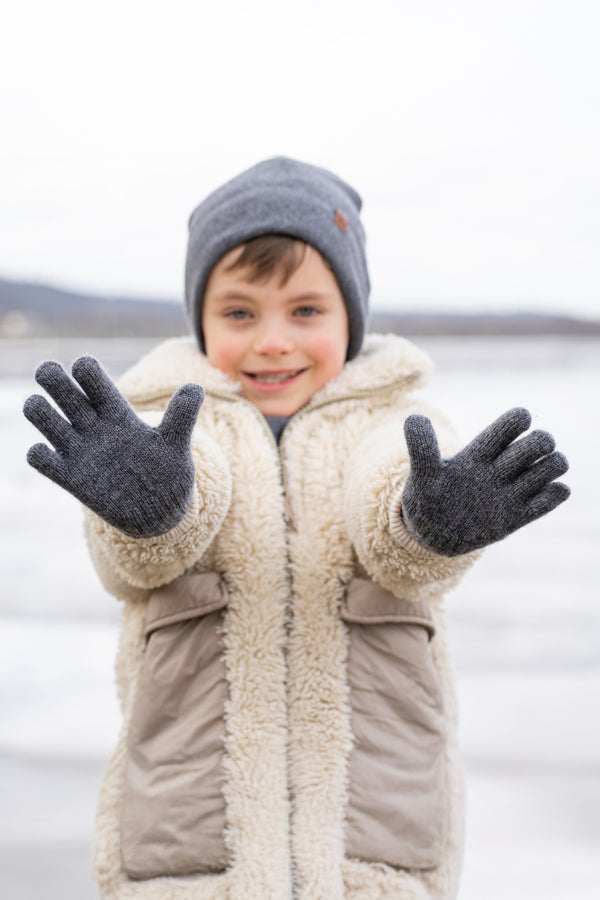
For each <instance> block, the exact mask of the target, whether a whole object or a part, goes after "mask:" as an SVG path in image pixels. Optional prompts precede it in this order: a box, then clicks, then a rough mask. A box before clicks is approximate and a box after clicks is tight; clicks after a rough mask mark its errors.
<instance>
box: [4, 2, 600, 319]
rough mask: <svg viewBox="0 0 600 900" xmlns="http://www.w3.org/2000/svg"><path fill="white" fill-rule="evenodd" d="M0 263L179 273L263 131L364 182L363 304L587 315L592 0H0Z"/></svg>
mask: <svg viewBox="0 0 600 900" xmlns="http://www.w3.org/2000/svg"><path fill="white" fill-rule="evenodd" d="M3 11H4V14H3V16H2V26H1V37H0V76H1V77H0V116H1V119H0V121H1V123H2V131H1V137H0V159H1V165H0V277H2V276H4V277H10V278H19V279H26V280H30V279H35V280H42V281H47V282H51V283H53V284H56V285H59V286H64V287H72V288H77V289H84V290H86V291H93V292H103V293H110V294H119V295H123V294H133V295H136V294H143V295H150V296H156V297H165V296H166V297H173V298H176V297H179V296H180V295H181V293H182V284H183V263H184V256H185V245H186V226H187V218H188V215H189V213H190V212H191V210H192V208H193V207H194V206H195V205H196V203H198V202H199V201H200V200H201V199H202V197H203V196H204V195H205V194H206V193H207V192H208V191H210V190H212V189H213V188H215V187H217V186H218V185H219V184H220V183H222V182H223V181H225V180H227V179H228V178H229V177H231V176H233V175H235V174H237V173H238V172H239V171H241V170H242V169H245V168H247V167H248V166H250V165H252V164H254V163H255V162H258V161H259V160H260V159H264V158H266V157H269V156H273V155H277V154H286V155H289V156H295V157H297V158H299V159H304V160H306V161H308V162H313V163H316V164H318V165H322V166H326V167H327V168H330V169H333V170H334V171H336V172H337V173H338V174H340V175H341V176H342V177H344V178H345V179H347V180H348V181H350V183H351V184H353V185H354V186H355V187H356V188H357V189H358V190H359V192H360V193H361V194H362V196H363V200H364V221H365V225H366V228H367V234H368V250H369V259H370V266H371V275H372V283H373V305H374V306H375V307H378V308H418V307H420V306H426V307H427V308H447V307H449V306H454V307H458V308H482V309H490V310H491V309H494V310H495V309H514V308H530V309H545V310H562V311H571V312H577V313H587V314H592V315H597V316H600V265H599V255H600V254H599V247H600V163H599V160H600V118H599V110H600V96H599V95H600V53H599V51H598V47H599V46H600V4H599V3H598V0H568V2H567V0H564V2H555V0H501V2H496V0H492V2H486V0H454V2H449V0H413V2H404V0H304V2H302V3H286V2H285V0H253V2H247V0H245V2H242V0H236V2H227V0H220V2H219V0H204V2H203V0H196V2H187V0H169V2H163V3H155V2H153V0H145V2H144V0H103V2H98V0H94V2H86V0H4V4H3Z"/></svg>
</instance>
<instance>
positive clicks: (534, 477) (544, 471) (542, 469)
mask: <svg viewBox="0 0 600 900" xmlns="http://www.w3.org/2000/svg"><path fill="white" fill-rule="evenodd" d="M568 470H569V462H568V460H567V457H566V456H565V455H564V453H559V452H558V451H555V452H554V453H549V454H548V456H545V457H544V458H543V459H540V460H539V461H538V462H536V463H534V464H533V465H531V466H529V468H528V469H527V471H525V472H523V473H522V475H521V476H520V477H519V479H518V480H517V482H516V487H517V489H518V491H519V494H520V495H521V496H533V495H534V494H537V493H538V492H539V491H541V490H542V489H543V488H545V487H546V485H548V484H549V483H550V482H551V481H554V479H555V478H560V476H561V475H564V474H565V472H567V471H568Z"/></svg>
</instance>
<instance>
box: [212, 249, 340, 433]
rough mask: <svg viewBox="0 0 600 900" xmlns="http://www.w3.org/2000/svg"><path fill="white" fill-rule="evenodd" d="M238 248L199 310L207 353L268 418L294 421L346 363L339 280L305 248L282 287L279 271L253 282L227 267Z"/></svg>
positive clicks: (220, 267) (217, 270)
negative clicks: (295, 413)
mask: <svg viewBox="0 0 600 900" xmlns="http://www.w3.org/2000/svg"><path fill="white" fill-rule="evenodd" d="M239 253H240V248H239V247H236V248H234V249H233V250H231V251H230V252H229V253H227V254H226V255H225V256H224V257H223V258H222V259H220V260H219V262H218V263H217V265H216V266H215V267H214V269H213V270H212V272H211V274H210V277H209V279H208V283H207V285H206V291H205V294H204V304H203V309H202V328H203V331H204V343H205V347H206V355H207V357H208V360H209V362H210V363H212V365H213V366H216V367H217V368H218V369H220V370H221V371H222V372H224V373H225V374H226V375H228V376H229V377H230V378H232V379H233V380H234V381H239V382H240V383H241V385H242V391H243V394H244V396H245V397H246V398H247V399H248V400H250V402H251V403H254V405H255V406H256V407H258V409H259V410H260V411H261V412H262V413H263V414H264V415H266V416H289V415H291V414H292V413H294V412H296V410H298V409H300V407H301V406H304V404H305V403H307V402H308V401H309V400H310V398H311V397H312V396H313V394H314V393H315V392H316V391H318V390H319V389H320V388H322V387H323V386H324V385H325V384H327V382H328V381H330V380H331V379H332V378H333V377H334V376H335V375H337V374H338V373H339V372H340V370H341V368H342V366H343V365H344V362H345V359H346V351H347V348H348V316H347V313H346V306H345V304H344V300H343V297H342V294H341V292H340V289H339V287H338V284H337V281H336V280H335V276H334V274H333V272H332V271H331V269H330V268H329V266H328V265H327V264H326V263H325V261H324V260H323V257H322V256H321V254H320V253H319V252H318V251H317V250H315V249H314V248H313V247H311V246H307V248H306V254H305V256H304V259H303V260H302V263H301V264H300V265H299V266H298V268H297V269H296V271H295V272H294V273H293V274H292V275H291V276H290V278H289V280H288V281H287V283H286V284H285V285H283V286H281V285H280V280H281V277H280V273H279V272H274V273H273V275H272V276H271V277H270V278H269V280H268V281H266V282H262V283H260V282H254V283H252V282H250V281H248V280H247V276H248V271H247V270H245V269H233V270H232V271H230V272H228V271H227V267H228V266H230V265H231V264H232V262H234V260H235V259H236V258H237V257H238V256H239Z"/></svg>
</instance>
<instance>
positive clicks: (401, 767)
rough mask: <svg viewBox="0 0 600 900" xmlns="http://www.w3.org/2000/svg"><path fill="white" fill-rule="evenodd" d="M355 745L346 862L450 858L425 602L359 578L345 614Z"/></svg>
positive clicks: (412, 863)
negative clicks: (446, 855) (350, 859)
mask: <svg viewBox="0 0 600 900" xmlns="http://www.w3.org/2000/svg"><path fill="white" fill-rule="evenodd" d="M341 616H342V619H343V620H344V621H345V622H346V623H347V626H348V629H349V650H348V663H347V677H348V686H349V692H350V706H351V717H352V731H353V735H354V746H353V749H352V752H351V755H350V760H349V802H348V809H347V821H346V854H347V855H348V856H351V857H357V858H359V859H363V860H368V861H372V862H382V863H386V864H388V865H392V866H397V867H402V868H415V869H424V868H431V867H433V866H435V865H437V864H438V863H439V861H440V859H441V854H442V848H443V844H444V839H445V830H446V803H447V798H446V779H445V726H444V709H443V698H442V691H441V687H440V683H439V679H438V676H437V672H436V670H435V667H434V663H433V659H432V654H431V640H432V639H433V637H434V627H433V621H432V617H431V613H430V611H429V609H428V607H427V605H426V604H425V603H419V602H413V601H409V600H403V599H400V598H398V597H395V596H394V595H393V594H392V593H390V592H389V591H386V590H384V589H383V588H382V587H381V586H380V585H378V584H376V583H375V582H373V581H369V580H368V579H364V578H355V579H353V580H352V581H351V582H350V584H349V585H348V588H347V591H346V595H345V597H344V600H343V604H342V609H341Z"/></svg>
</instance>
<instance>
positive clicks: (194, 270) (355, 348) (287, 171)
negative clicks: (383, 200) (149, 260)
mask: <svg viewBox="0 0 600 900" xmlns="http://www.w3.org/2000/svg"><path fill="white" fill-rule="evenodd" d="M361 206H362V201H361V198H360V196H359V195H358V194H357V193H356V191H355V190H354V189H353V188H351V187H350V185H348V184H346V183H345V182H344V181H342V180H341V179H340V178H338V177H337V175H334V174H333V173H332V172H328V171H327V170H326V169H321V168H318V167H317V166H312V165H308V164H307V163H302V162H297V161H296V160H294V159H288V158H286V157H282V156H280V157H276V158H274V159H268V160H265V161H264V162H261V163H258V165H256V166H253V167H252V168H251V169H248V170H247V171H245V172H242V174H241V175H238V176H237V177H235V178H233V179H232V180H231V181H228V182H227V183H226V184H224V185H223V186H222V187H220V188H218V189H217V190H216V191H214V192H213V193H212V194H209V196H208V197H207V198H206V199H205V200H203V201H202V203H200V205H199V206H197V207H196V209H195V210H194V212H193V213H192V215H191V216H190V220H189V232H190V235H189V242H188V251H187V260H186V270H185V300H186V308H187V313H188V318H189V320H190V324H191V326H192V328H193V329H194V331H195V333H196V337H197V339H198V343H199V345H200V348H201V350H202V351H204V338H203V334H202V301H203V297H204V290H205V287H206V282H207V280H208V276H209V275H210V272H211V270H212V268H213V266H215V265H216V263H217V262H218V261H219V260H220V259H221V257H222V256H224V255H225V253H227V252H228V251H229V250H231V249H233V247H237V246H238V245H239V244H242V243H244V242H246V241H249V240H251V239H252V238H255V237H259V236H260V235H263V234H285V235H288V236H290V237H295V238H299V239H300V240H302V241H306V243H308V244H311V245H312V246H313V247H315V248H316V249H317V250H318V251H319V252H320V253H321V255H322V256H323V257H324V258H325V259H326V260H327V262H328V263H329V264H330V266H331V268H332V270H333V273H334V275H335V277H336V280H337V282H338V285H339V287H340V291H341V292H342V296H343V298H344V301H345V303H346V309H347V311H348V323H349V332H350V340H349V344H348V354H347V358H348V359H352V358H353V357H354V356H356V354H357V353H358V352H359V350H360V347H361V344H362V340H363V336H364V332H365V327H366V320H367V310H368V299H369V288H370V285H369V274H368V271H367V261H366V257H365V233H364V229H363V227H362V224H361V222H360V219H359V212H360V208H361Z"/></svg>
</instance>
